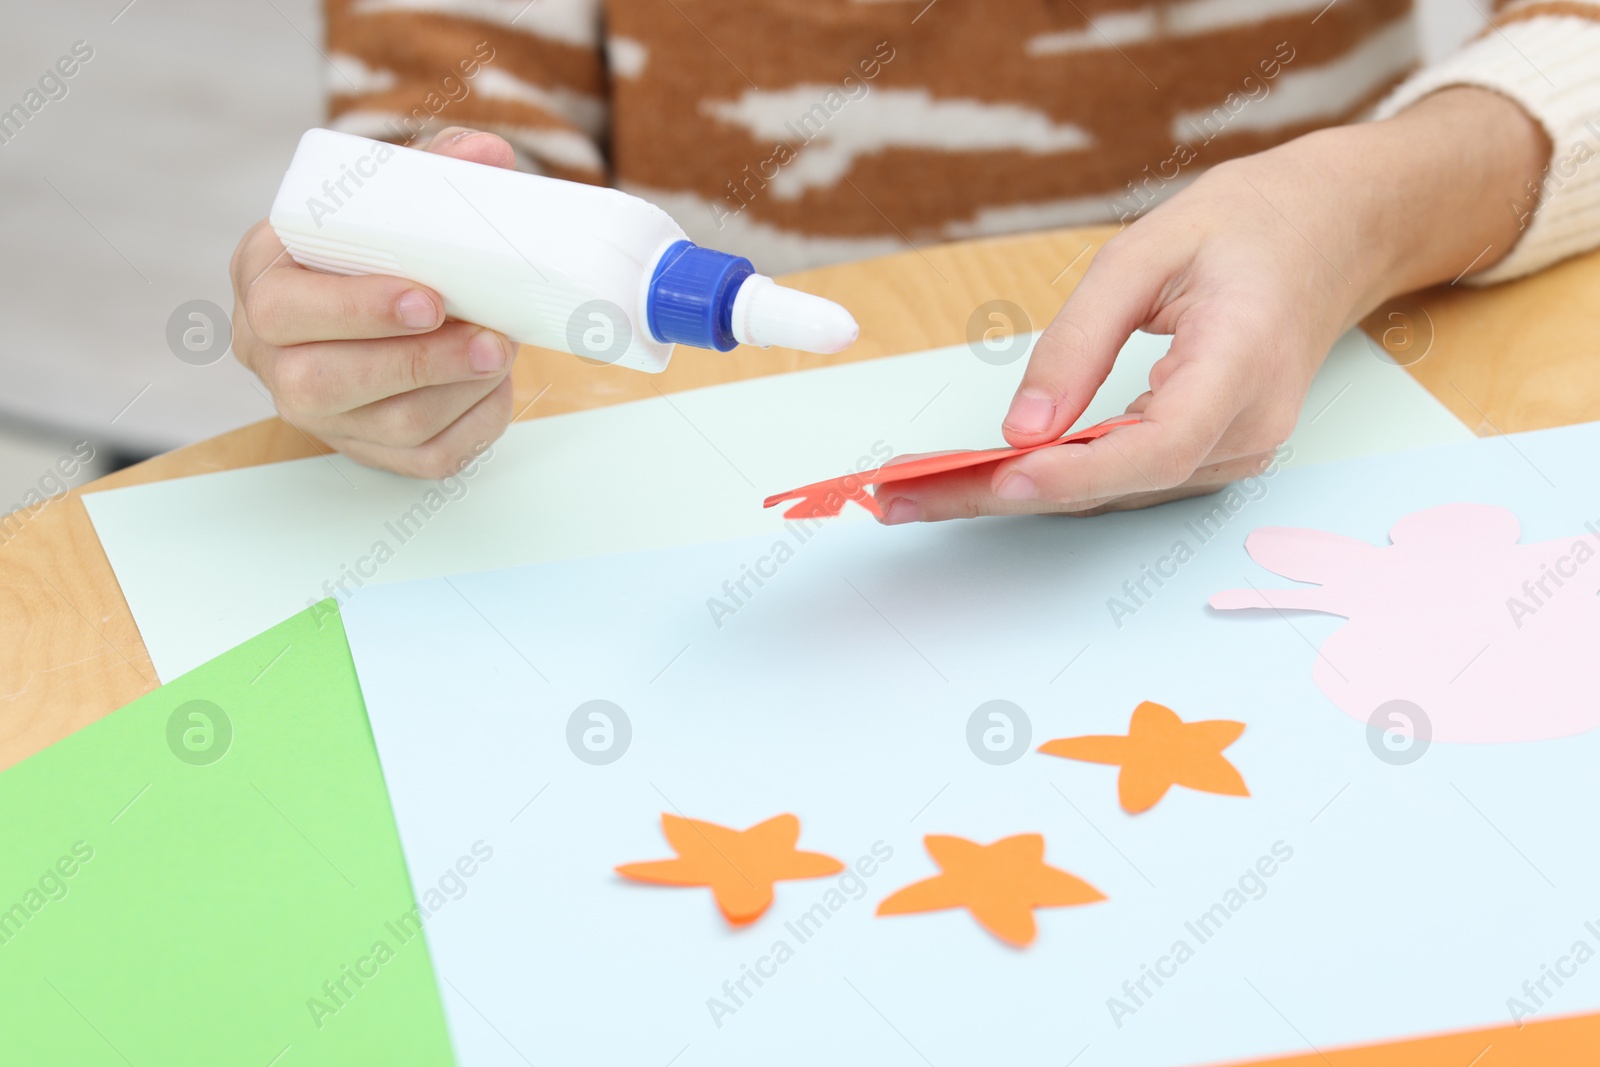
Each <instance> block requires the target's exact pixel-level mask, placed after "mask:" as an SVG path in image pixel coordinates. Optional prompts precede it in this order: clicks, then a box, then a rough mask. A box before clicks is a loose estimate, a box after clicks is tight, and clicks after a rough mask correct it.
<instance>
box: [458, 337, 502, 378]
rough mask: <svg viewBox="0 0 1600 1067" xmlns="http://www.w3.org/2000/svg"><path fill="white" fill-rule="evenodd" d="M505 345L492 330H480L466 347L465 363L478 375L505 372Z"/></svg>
mask: <svg viewBox="0 0 1600 1067" xmlns="http://www.w3.org/2000/svg"><path fill="white" fill-rule="evenodd" d="M507 354H508V353H507V352H506V345H505V342H504V341H502V340H501V339H500V335H499V334H497V333H495V332H494V331H493V330H480V331H478V334H477V336H475V337H474V338H473V339H472V340H471V342H469V343H468V345H467V362H468V363H469V364H470V365H471V366H472V369H473V370H474V371H476V372H477V373H479V374H493V373H495V372H496V371H502V370H505V367H506V356H507Z"/></svg>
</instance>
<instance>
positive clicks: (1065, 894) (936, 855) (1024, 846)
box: [878, 834, 1106, 948]
mask: <svg viewBox="0 0 1600 1067" xmlns="http://www.w3.org/2000/svg"><path fill="white" fill-rule="evenodd" d="M922 843H923V845H925V846H926V847H927V849H928V855H930V856H932V857H933V861H934V862H935V863H937V864H938V865H939V871H940V873H939V874H936V875H934V876H933V877H932V878H925V879H923V880H922V881H920V882H914V883H912V884H911V885H908V886H906V887H905V888H904V889H901V890H897V891H896V892H894V893H891V894H889V896H887V897H885V898H884V901H883V903H881V904H879V905H878V914H879V915H909V914H912V913H914V912H924V911H945V910H947V909H949V908H966V909H967V911H969V912H970V913H971V914H972V917H973V918H974V919H976V920H978V923H979V924H980V925H981V926H982V927H983V928H984V929H985V930H988V931H989V932H990V933H991V934H993V935H994V936H995V937H998V938H999V939H1000V940H1002V941H1005V942H1008V943H1010V944H1012V945H1016V946H1017V947H1018V948H1021V947H1022V946H1024V945H1027V944H1030V943H1032V941H1033V939H1034V935H1035V934H1036V933H1037V931H1038V927H1037V925H1036V924H1035V923H1034V920H1033V909H1034V908H1066V907H1072V906H1074V905H1078V904H1093V903H1095V902H1097V901H1101V900H1104V899H1106V896H1105V894H1104V893H1102V892H1100V890H1098V889H1096V888H1095V887H1094V886H1092V885H1090V884H1089V883H1088V882H1085V881H1084V880H1083V879H1081V878H1079V877H1077V876H1076V875H1072V874H1068V873H1067V872H1066V871H1063V870H1061V869H1059V868H1057V867H1052V866H1050V865H1049V864H1048V863H1046V862H1045V861H1044V838H1043V837H1041V836H1040V835H1039V834H1018V835H1016V836H1015V837H1005V838H1001V839H1000V840H999V841H996V842H994V843H993V844H990V845H980V844H978V843H977V842H976V841H968V840H967V839H966V838H964V837H949V836H946V835H943V834H929V835H928V836H927V837H925V838H923V839H922Z"/></svg>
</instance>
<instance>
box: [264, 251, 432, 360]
mask: <svg viewBox="0 0 1600 1067" xmlns="http://www.w3.org/2000/svg"><path fill="white" fill-rule="evenodd" d="M242 303H243V306H244V312H245V317H246V318H247V319H248V320H249V324H250V329H251V330H252V331H254V333H255V335H256V336H257V337H259V338H261V339H262V340H263V341H265V342H266V343H267V344H270V345H276V346H278V347H280V348H282V347H288V346H289V345H298V344H305V343H306V342H308V341H339V340H354V339H364V338H374V337H403V336H406V335H409V334H418V333H427V332H428V331H430V330H435V329H438V327H439V324H440V323H442V322H443V321H444V300H443V299H442V298H441V297H440V296H439V294H438V293H435V292H434V291H433V290H432V289H429V288H427V287H426V286H422V285H418V284H417V283H416V282H410V281H406V280H405V279H404V278H392V277H390V276H388V275H385V274H364V275H351V276H347V275H341V274H323V273H322V272H321V271H314V270H306V269H304V268H302V267H300V266H299V265H298V264H296V263H294V261H293V260H291V259H289V258H288V257H287V256H286V257H284V258H283V259H281V260H279V261H278V263H277V264H276V265H275V266H271V267H269V268H268V269H266V270H264V271H263V272H262V273H261V274H260V275H258V276H257V277H256V279H255V281H254V282H253V283H252V284H251V285H250V287H249V288H248V289H246V290H244V291H243V293H242Z"/></svg>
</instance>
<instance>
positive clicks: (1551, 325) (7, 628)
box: [0, 228, 1600, 768]
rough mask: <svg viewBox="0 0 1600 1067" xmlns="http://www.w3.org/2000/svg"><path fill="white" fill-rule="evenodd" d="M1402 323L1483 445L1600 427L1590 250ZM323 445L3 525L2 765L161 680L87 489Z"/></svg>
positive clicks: (561, 386) (730, 374) (206, 454)
mask: <svg viewBox="0 0 1600 1067" xmlns="http://www.w3.org/2000/svg"><path fill="white" fill-rule="evenodd" d="M1113 232H1114V231H1113V230H1112V229H1109V228H1103V229H1093V230H1060V231H1054V232H1051V233H1045V234H1033V235H1025V236H1019V237H1009V238H999V239H993V240H986V241H974V242H966V243H962V244H953V245H943V246H940V247H937V248H927V249H923V250H922V251H913V252H906V253H902V254H899V255H894V256H888V257H884V258H882V259H876V260H870V261H867V262H863V263H853V264H845V265H841V266H837V267H829V268H824V269H821V270H814V271H808V272H805V273H801V274H796V275H792V276H790V277H789V278H786V279H785V281H787V282H788V283H789V284H792V285H797V286H799V287H801V288H803V289H807V290H809V291H811V292H815V293H819V294H821V295H823V296H827V297H830V298H832V299H834V300H837V301H840V302H841V303H843V304H845V305H846V306H847V307H849V308H850V309H851V310H852V311H853V312H854V313H855V315H856V317H857V319H858V321H859V322H860V323H861V340H860V341H858V342H857V343H856V344H855V345H854V346H853V347H852V348H851V349H850V351H849V352H847V353H845V354H843V355H840V356H833V357H823V356H813V355H804V354H800V353H793V352H778V351H771V352H763V351H761V350H752V349H738V350H736V351H734V352H731V353H728V354H726V355H718V354H716V353H709V354H698V353H684V354H680V355H679V356H678V358H676V359H675V360H674V361H673V363H672V366H671V367H670V369H669V370H668V371H667V372H666V373H664V374H661V375H645V374H638V373H635V372H630V371H621V370H618V369H616V368H614V367H600V366H595V365H593V364H588V363H585V362H582V361H580V360H577V359H574V358H573V357H571V356H569V355H566V354H562V353H555V352H547V351H542V350H535V349H524V350H523V352H522V354H521V356H520V358H519V359H518V363H517V366H516V368H515V370H514V372H513V374H514V378H515V383H516V395H517V408H518V410H519V411H520V412H521V417H523V418H537V417H540V416H543V415H551V414H555V413H557V412H563V411H574V410H578V409H581V408H590V407H600V406H603V405H606V404H615V403H620V402H622V401H624V400H633V399H637V398H640V397H647V396H652V395H654V393H655V392H657V391H660V392H676V391H680V390H684V389H694V388H697V387H700V386H704V385H712V384H715V383H719V382H727V381H734V380H738V379H744V378H754V377H760V376H762V375H767V374H778V373H783V372H786V371H790V370H797V369H802V368H808V367H817V366H823V365H825V364H830V363H841V362H850V361H854V360H862V359H873V358H876V357H879V356H884V355H892V354H896V353H901V352H912V351H917V350H919V349H925V348H935V347H940V346H943V345H949V344H956V343H960V342H961V341H962V340H963V339H964V338H965V337H966V331H967V323H968V319H969V318H970V317H971V315H972V313H973V311H974V309H976V308H977V307H978V305H980V304H982V303H984V302H985V301H989V300H995V299H1005V300H1010V301H1013V302H1015V303H1016V304H1018V305H1020V306H1021V307H1022V308H1023V309H1024V311H1025V312H1026V314H1027V315H1028V317H1029V319H1030V320H1031V326H1032V328H1039V327H1042V326H1043V325H1044V324H1045V323H1047V322H1048V321H1049V320H1050V318H1051V316H1052V315H1053V314H1054V313H1055V311H1056V309H1057V308H1058V307H1059V306H1060V304H1061V302H1062V300H1063V299H1064V298H1065V297H1066V295H1067V293H1069V292H1070V291H1071V289H1072V287H1073V286H1074V285H1075V284H1076V283H1077V281H1078V279H1079V278H1081V277H1082V276H1083V272H1084V270H1085V268H1086V267H1087V266H1088V263H1089V261H1090V260H1091V259H1092V258H1093V253H1094V251H1095V249H1097V248H1098V247H1099V245H1100V244H1101V243H1103V242H1104V241H1105V240H1106V239H1107V238H1108V237H1109V236H1110V235H1111V234H1112V233H1113ZM1418 309H1420V313H1419V310H1418ZM1407 316H1408V317H1407V319H1406V320H1405V321H1402V320H1392V321H1388V320H1386V321H1384V322H1380V323H1376V324H1375V325H1374V326H1372V327H1370V329H1371V331H1372V332H1374V333H1377V332H1379V331H1380V330H1381V329H1383V328H1388V327H1391V326H1396V325H1398V326H1400V327H1402V328H1403V329H1404V330H1407V331H1412V332H1411V333H1409V334H1408V335H1406V336H1402V335H1401V334H1398V333H1397V334H1394V335H1393V337H1394V339H1395V347H1397V348H1398V349H1400V350H1401V351H1402V353H1403V355H1402V359H1403V361H1405V362H1408V363H1409V361H1410V360H1412V359H1415V358H1417V356H1418V354H1419V353H1423V352H1425V353H1426V354H1425V355H1422V356H1421V358H1420V359H1418V361H1417V362H1415V363H1409V366H1408V369H1409V371H1410V372H1411V373H1413V374H1415V376H1416V377H1417V378H1418V380H1420V381H1421V382H1422V383H1423V384H1424V385H1425V386H1427V387H1428V389H1430V390H1431V391H1432V392H1433V393H1434V395H1435V396H1437V397H1438V398H1439V399H1440V400H1442V401H1443V402H1444V404H1445V405H1446V406H1447V407H1448V408H1449V409H1450V410H1451V411H1453V412H1455V413H1456V415H1457V416H1458V417H1460V418H1461V420H1462V421H1463V422H1465V423H1466V424H1467V425H1468V426H1470V427H1472V428H1474V429H1475V430H1476V431H1477V432H1478V433H1479V434H1480V435H1486V434H1493V433H1512V432H1515V431H1519V430H1532V429H1539V428H1542V427H1547V426H1558V425H1564V424H1567V423H1573V422H1583V421H1588V420H1592V419H1600V358H1597V356H1600V253H1595V254H1592V255H1589V256H1586V257H1583V258H1580V259H1577V260H1573V261H1570V262H1568V263H1565V264H1562V265H1560V266H1557V267H1555V268H1554V269H1552V270H1549V271H1545V272H1544V273H1542V274H1540V275H1538V276H1537V277H1534V278H1530V279H1525V280H1523V281H1520V282H1515V283H1512V284H1509V285H1504V286H1499V287H1496V288H1494V289H1491V290H1468V289H1464V288H1454V289H1451V288H1446V289H1442V290H1432V291H1429V292H1427V293H1423V294H1420V295H1419V296H1417V297H1416V298H1415V299H1414V306H1413V307H1412V308H1411V309H1410V310H1409V311H1408V312H1407ZM1022 328H1024V329H1025V328H1028V325H1027V324H1024V325H1023V326H1022ZM1396 373H1404V372H1402V371H1398V370H1397V371H1396ZM999 414H1000V413H999V412H996V417H997V418H998V416H999ZM320 450H321V449H319V448H318V446H317V445H315V444H314V443H313V442H312V441H310V440H309V439H307V438H306V437H305V436H304V435H303V434H301V433H300V432H299V431H297V430H295V429H294V428H293V427H290V426H287V425H285V424H284V423H282V422H280V421H278V420H276V419H269V420H267V421H265V422H260V423H256V424H254V425H252V426H247V427H244V428H243V429H240V430H236V431H234V432H232V433H228V434H223V435H222V436H220V437H216V438H213V439H211V440H209V441H204V442H201V443H199V444H196V445H191V446H190V447H188V448H183V449H179V450H177V451H175V452H170V453H168V454H166V455H163V456H158V457H156V458H155V459H152V460H150V461H148V462H146V463H141V464H139V465H138V466H136V467H131V468H128V469H127V470H123V471H118V472H117V473H116V474H113V475H110V476H109V477H106V478H102V479H100V480H99V481H96V482H93V483H90V484H89V485H86V486H83V487H82V488H80V489H78V490H75V491H73V492H72V493H69V494H67V495H66V496H64V497H62V498H59V499H57V500H55V501H53V502H49V503H47V504H45V505H43V506H42V507H40V508H38V509H36V510H35V511H33V512H31V513H17V514H16V515H14V516H12V517H11V518H10V519H9V520H8V526H7V528H6V529H5V530H4V531H3V532H0V538H3V543H0V598H3V601H0V768H4V767H8V766H10V765H11V764H13V763H15V762H17V761H18V760H21V759H23V758H26V757H27V756H29V755H31V754H33V753H34V752H37V751H38V750H40V749H41V748H44V747H45V746H46V745H49V744H51V743H53V742H55V741H57V740H59V739H61V738H62V737H65V736H66V735H68V734H70V733H71V732H72V731H74V730H76V729H78V728H79V727H81V726H83V725H85V724H87V723H90V722H93V721H94V720H95V719H98V718H99V717H101V716H102V715H105V714H107V713H109V712H111V711H114V710H115V709H117V708H119V707H121V706H122V705H124V704H126V703H127V702H128V701H130V700H133V699H134V698H135V697H137V696H139V695H141V694H143V693H145V692H147V691H149V690H150V689H153V688H155V686H156V684H157V683H156V676H155V671H154V670H153V669H152V667H151V664H150V659H149V657H148V655H147V654H146V653H145V650H144V644H143V642H142V641H141V640H140V638H139V632H138V630H137V628H136V627H135V626H134V624H133V618H132V616H131V615H130V614H129V613H128V606H127V604H126V603H125V602H124V601H123V599H122V592H121V590H120V589H119V588H118V587H117V582H116V579H115V577H114V576H113V575H112V572H111V567H110V564H109V563H107V561H106V558H105V554H104V553H103V552H102V551H101V550H100V542H99V540H98V539H97V538H96V537H95V533H94V529H93V527H92V526H91V524H90V522H89V518H88V515H87V513H86V512H85V511H84V508H83V504H82V502H81V500H80V496H81V494H82V493H85V492H94V491H96V490H99V489H110V488H115V487H118V486H125V485H136V484H139V483H143V482H152V481H160V480H162V479H166V478H178V477H183V476H186V475H192V474H201V473H204V472H207V471H216V470H227V469H230V468H235V467H247V466H252V465H255V464H259V463H269V462H274V461H277V460H284V459H294V458H298V457H301V456H306V455H311V454H314V453H315V452H317V451H320ZM19 525H20V529H19V528H18V527H19ZM13 531H15V532H13Z"/></svg>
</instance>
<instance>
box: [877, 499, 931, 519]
mask: <svg viewBox="0 0 1600 1067" xmlns="http://www.w3.org/2000/svg"><path fill="white" fill-rule="evenodd" d="M921 519H922V508H921V506H919V505H918V504H917V502H916V501H915V500H907V499H906V498H905V497H900V498H898V499H896V500H893V501H890V503H889V506H888V507H886V508H884V509H883V524H884V525H885V526H899V525H900V524H901V523H903V522H918V521H920V520H921Z"/></svg>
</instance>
